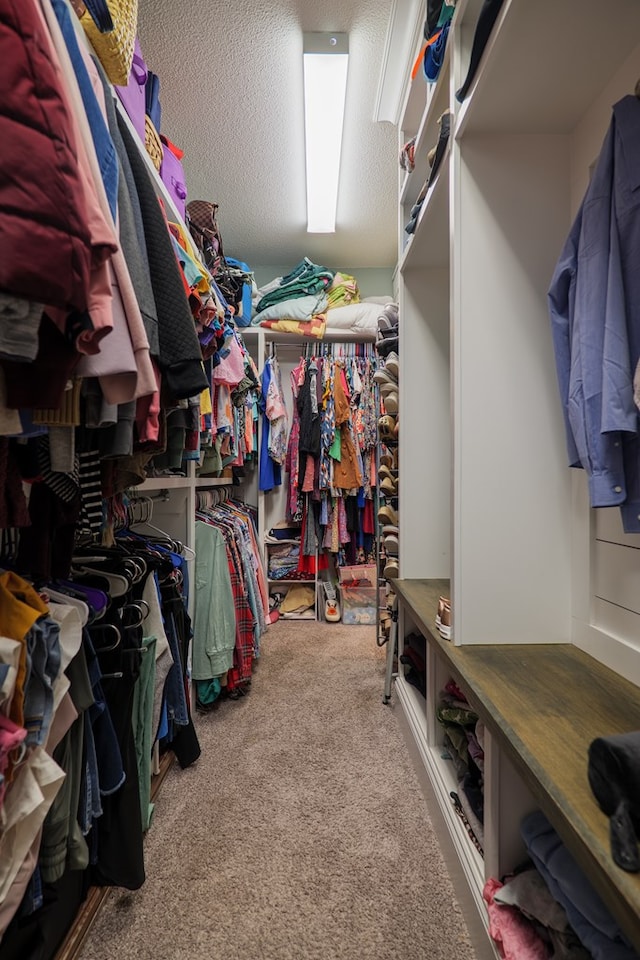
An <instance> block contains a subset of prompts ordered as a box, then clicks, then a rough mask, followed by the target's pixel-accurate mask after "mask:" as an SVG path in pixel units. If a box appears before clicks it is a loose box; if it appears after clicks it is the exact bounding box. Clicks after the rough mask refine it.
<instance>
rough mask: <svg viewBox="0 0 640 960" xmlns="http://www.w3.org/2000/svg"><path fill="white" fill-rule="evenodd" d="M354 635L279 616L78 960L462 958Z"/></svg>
mask: <svg viewBox="0 0 640 960" xmlns="http://www.w3.org/2000/svg"><path fill="white" fill-rule="evenodd" d="M384 657H385V650H384V648H383V649H380V648H378V647H377V646H376V642H375V632H374V630H373V628H371V627H358V626H344V625H342V624H335V625H333V624H325V623H318V624H316V623H309V624H301V623H299V622H298V623H294V622H289V623H286V622H283V621H280V622H279V623H276V624H275V625H274V626H272V627H271V628H270V630H269V632H268V633H267V634H266V636H265V637H264V638H263V651H262V656H261V658H260V660H259V662H258V664H257V666H256V670H255V674H254V678H253V681H252V687H251V692H250V693H249V695H248V696H246V697H244V698H243V699H241V700H239V701H235V702H234V701H225V702H224V703H222V704H221V706H220V709H218V710H217V711H215V712H214V713H212V714H209V715H207V716H205V717H198V719H197V729H198V736H199V738H200V743H201V747H202V756H201V758H200V759H199V760H198V762H197V763H196V764H194V766H192V767H191V768H189V769H187V770H180V769H179V768H178V766H177V764H174V766H173V768H172V769H171V771H170V772H169V774H168V775H167V778H166V779H165V781H164V783H163V785H162V789H161V790H160V793H159V796H158V799H157V803H156V809H155V818H154V822H153V824H152V827H151V830H150V832H149V835H148V837H147V840H146V843H145V862H146V870H147V880H146V883H145V884H144V886H143V887H142V888H141V889H140V890H139V891H136V892H135V893H130V892H128V891H121V890H113V891H111V893H110V894H109V897H108V898H107V901H106V903H105V905H104V907H103V909H102V911H101V912H100V914H99V915H98V917H97V919H96V921H95V923H94V925H93V927H92V928H91V931H90V933H89V937H88V939H87V941H86V942H85V944H84V946H83V948H82V950H81V953H80V960H112V958H113V960H116V958H117V960H475V958H476V954H475V952H474V950H473V947H472V945H471V941H470V938H469V933H468V930H467V927H466V925H465V921H464V917H463V915H462V912H461V909H460V907H459V905H458V902H457V900H456V897H455V894H454V890H453V887H452V883H451V880H450V878H449V875H448V873H447V869H446V866H445V863H444V860H443V857H442V853H441V850H440V846H439V843H438V839H437V837H436V835H435V832H434V829H433V826H432V824H431V821H430V818H429V813H428V809H427V806H426V803H425V800H424V796H423V794H422V791H421V788H420V784H419V782H418V779H417V777H416V774H415V771H414V768H413V766H412V762H411V759H410V757H409V754H408V751H407V747H406V744H405V741H404V739H403V734H402V731H401V728H400V725H399V721H398V718H397V717H396V716H395V714H394V712H393V711H392V710H391V709H390V708H388V707H385V706H383V704H382V692H383V683H384Z"/></svg>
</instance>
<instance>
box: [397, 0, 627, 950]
mask: <svg viewBox="0 0 640 960" xmlns="http://www.w3.org/2000/svg"><path fill="white" fill-rule="evenodd" d="M481 7H482V0H458V3H457V7H456V11H455V15H454V20H453V23H452V27H451V32H450V36H449V41H448V49H447V52H446V56H445V59H444V64H443V67H442V70H441V73H440V76H439V78H438V81H437V83H436V84H434V85H429V86H428V85H427V84H426V82H425V81H424V78H423V77H422V75H421V73H418V75H417V77H416V78H415V80H414V81H413V82H408V83H407V89H406V95H405V99H404V105H403V109H402V115H401V121H400V125H399V126H400V129H399V146H400V147H401V146H402V145H403V144H404V143H405V142H407V141H408V140H409V139H410V138H411V137H414V136H415V137H416V147H415V164H416V167H415V170H414V171H413V172H412V173H410V174H406V173H405V172H404V171H402V170H400V171H399V198H400V200H399V215H398V236H399V250H398V257H399V259H398V269H397V274H396V283H397V288H398V298H399V304H400V322H401V338H400V364H401V368H402V370H401V376H400V460H399V468H400V487H399V493H400V505H401V509H400V528H401V529H400V538H399V540H400V556H399V563H400V582H399V585H398V588H399V593H400V599H401V603H400V608H401V610H400V629H399V643H400V652H401V650H402V642H403V637H404V636H405V635H406V634H408V633H409V631H410V630H416V629H417V630H418V631H420V632H421V633H422V634H423V635H424V637H425V640H426V646H427V696H426V698H423V697H421V695H420V694H419V693H418V692H417V690H416V688H415V687H413V686H411V685H409V684H408V683H407V682H406V681H405V679H404V676H403V671H402V668H401V670H400V675H399V676H398V678H397V679H396V686H395V690H396V694H397V699H398V701H399V702H400V703H401V705H402V707H403V709H404V712H405V714H406V716H407V718H408V720H409V724H410V728H411V730H412V733H413V736H414V737H415V740H416V743H417V745H418V748H419V751H420V754H421V756H422V759H423V761H424V764H425V767H426V769H427V772H428V774H429V777H430V779H431V782H432V784H433V786H434V788H435V792H436V796H437V797H438V800H439V802H440V805H441V807H442V811H443V813H444V815H445V818H446V820H447V823H448V825H449V827H450V831H451V835H452V837H453V840H454V845H455V847H456V850H457V852H458V855H459V857H460V860H461V862H462V864H463V867H464V871H465V873H466V876H467V879H468V881H469V884H470V886H471V889H472V892H473V894H474V896H475V898H476V901H477V904H478V908H479V910H480V911H481V913H484V905H483V902H482V899H481V889H482V885H483V882H484V879H485V878H486V877H488V876H490V875H491V876H499V875H500V874H503V873H505V872H506V871H508V870H509V869H513V868H514V867H515V866H516V865H517V864H518V862H519V858H522V856H523V853H524V847H523V845H522V843H521V841H520V839H519V823H520V820H521V818H522V816H523V815H524V814H525V813H527V812H528V811H529V810H532V809H534V808H535V807H537V806H542V807H543V809H544V810H545V812H546V813H547V815H548V816H549V817H550V819H552V821H553V822H554V825H555V826H556V829H557V830H558V832H560V833H561V835H562V837H563V839H564V840H565V842H567V843H568V844H569V845H570V847H571V849H572V852H573V853H574V855H575V856H576V858H577V859H578V861H579V862H580V864H581V865H582V866H583V868H584V870H585V872H587V873H588V875H589V876H590V877H591V879H592V880H593V882H594V885H595V886H596V888H597V889H598V891H599V892H600V893H601V895H602V896H603V898H604V899H605V900H606V902H607V904H608V905H609V907H610V908H611V909H612V910H613V911H614V912H616V915H617V916H618V918H619V919H620V922H621V923H623V924H624V925H625V929H627V930H628V931H629V932H630V936H631V937H632V938H633V939H634V942H635V943H636V947H638V948H639V949H640V918H639V916H638V914H639V913H640V880H638V877H637V876H636V875H624V874H623V873H622V871H620V870H618V869H617V868H616V867H615V866H613V864H609V863H608V862H607V857H608V843H607V829H608V827H607V821H606V818H604V816H603V815H600V814H599V811H597V807H596V805H595V800H594V799H593V797H592V796H591V794H590V791H589V786H588V782H587V781H586V750H585V755H584V756H578V757H576V758H575V765H576V769H575V770H573V771H572V776H573V777H574V780H573V787H572V790H573V794H574V796H573V799H571V798H570V797H569V795H568V794H569V780H568V779H567V780H566V782H565V780H564V779H563V777H564V773H563V772H562V771H559V772H557V773H554V772H553V771H552V770H551V769H550V768H549V767H547V766H545V762H546V761H545V760H544V757H545V750H544V745H543V744H542V743H540V745H539V752H538V747H537V746H536V743H537V741H536V740H535V738H533V739H532V740H531V744H530V749H529V746H528V747H527V749H526V750H525V747H524V746H523V742H524V740H523V737H524V735H523V736H520V734H518V732H517V723H516V721H515V720H514V721H513V723H512V720H513V718H512V717H511V716H510V714H509V713H508V712H501V711H502V710H503V706H504V704H503V702H502V701H501V699H500V696H501V694H500V693H499V689H501V688H500V683H501V682H502V681H503V680H505V677H506V678H507V680H508V675H509V673H508V671H509V669H511V668H510V667H509V660H508V658H509V657H510V656H514V657H515V658H516V659H514V661H513V663H514V664H515V663H521V662H524V658H525V657H527V656H529V651H532V653H531V671H532V676H533V674H537V675H538V679H537V680H536V681H535V682H533V681H532V684H531V689H532V690H535V689H536V683H537V682H538V680H539V676H540V675H541V676H544V670H545V660H544V657H545V656H546V650H549V649H550V648H547V647H545V646H543V645H558V646H557V650H556V653H558V654H560V652H561V651H564V650H565V647H566V651H567V659H566V663H568V664H571V663H573V662H574V661H575V671H576V672H575V676H576V683H579V684H583V685H584V686H585V688H584V689H582V690H581V691H580V692H581V694H582V698H581V702H582V707H580V706H576V702H575V701H576V700H577V701H578V702H580V698H579V697H576V698H574V700H571V698H569V700H571V702H568V703H567V704H566V707H565V706H564V705H563V703H559V704H557V708H556V710H555V713H554V714H553V716H551V714H550V715H549V717H548V728H547V729H548V732H549V735H550V737H551V738H553V736H555V735H556V733H557V725H558V723H564V724H566V725H567V728H569V727H571V729H572V730H578V732H580V730H582V732H583V733H582V735H583V736H584V737H586V738H587V739H588V737H590V736H592V735H597V733H598V732H599V733H601V734H603V735H605V734H608V733H611V732H615V729H616V726H615V724H616V723H618V722H620V723H623V720H621V719H620V720H614V721H612V724H613V727H612V729H601V730H598V728H597V726H594V725H593V721H592V718H591V719H589V718H590V703H591V698H592V697H597V695H598V693H597V691H596V690H595V687H596V685H597V683H599V682H600V681H602V683H605V682H606V683H610V684H611V686H610V687H608V689H609V690H613V691H614V693H615V692H618V693H619V694H620V695H624V697H625V699H626V708H627V712H626V718H627V723H628V724H629V725H630V726H628V727H626V729H640V690H639V687H640V536H625V535H624V534H623V533H622V528H621V524H620V520H619V516H618V513H617V511H616V510H600V511H594V510H591V509H590V508H589V505H588V498H587V489H586V478H585V476H584V475H583V473H582V472H581V471H572V470H570V469H569V468H568V465H567V455H566V448H565V436H564V423H563V417H562V411H561V406H560V400H559V394H558V388H557V381H556V370H555V359H554V353H553V346H552V339H551V327H550V321H549V313H548V307H547V297H546V294H547V290H548V287H549V283H550V280H551V276H552V273H553V270H554V267H555V264H556V261H557V258H558V255H559V253H560V251H561V248H562V246H563V243H564V240H565V238H566V236H567V234H568V232H569V229H570V227H571V223H572V220H573V217H574V216H575V214H576V212H577V210H578V207H579V204H580V202H581V200H582V197H583V195H584V192H585V189H586V186H587V183H588V178H589V172H590V167H592V165H593V163H594V161H595V160H596V158H597V156H598V154H599V151H600V146H601V144H602V140H603V138H604V135H605V132H606V130H607V128H608V126H609V123H610V119H611V107H612V106H613V104H614V103H615V102H616V101H617V100H618V99H620V98H621V97H622V96H624V95H626V94H629V93H633V92H634V88H635V85H636V82H637V80H638V79H639V78H640V3H638V2H637V0H611V2H610V3H607V4H602V3H601V2H596V0H537V2H531V0H505V3H504V5H503V7H502V10H501V12H500V14H499V16H498V20H497V22H496V24H495V27H494V30H493V33H492V35H491V38H490V40H489V43H488V45H487V47H486V49H485V53H484V56H483V59H482V62H481V65H480V68H479V70H478V72H477V74H476V77H475V81H474V83H473V85H472V87H471V91H470V94H469V96H468V97H467V99H466V100H465V101H464V102H463V103H462V104H460V103H458V102H457V101H456V99H455V91H456V90H457V89H458V88H459V87H460V86H461V84H462V81H463V79H464V77H465V75H466V72H467V66H468V62H469V53H470V49H471V43H472V40H473V36H474V32H475V27H476V22H477V18H478V14H479V12H480V9H481ZM420 26H421V24H420ZM418 32H419V31H416V33H418ZM416 54H417V49H416V50H415V51H413V52H412V58H411V63H413V60H414V58H415V55H416ZM411 63H410V64H409V65H408V67H407V74H408V73H409V70H410V68H411ZM446 109H450V110H451V111H452V113H453V119H452V125H451V136H450V139H449V145H448V150H447V154H446V156H445V158H444V160H443V163H442V165H441V167H440V171H439V174H438V176H437V179H436V180H435V183H434V184H433V185H432V187H431V188H430V190H429V193H428V195H427V197H426V199H425V202H424V203H423V205H422V209H421V212H420V216H419V220H418V224H417V228H416V230H415V233H414V235H413V236H412V237H410V236H409V235H408V234H406V233H405V230H404V227H405V224H406V223H407V222H408V220H409V211H410V210H411V208H412V206H413V205H414V203H415V202H416V199H417V197H418V194H419V192H420V190H421V188H422V186H423V183H424V182H425V180H426V179H427V176H428V162H427V153H428V151H429V149H430V148H431V147H432V146H435V144H436V141H437V138H438V118H439V117H440V116H441V115H442V113H443V112H444V111H445V110H446ZM440 590H444V591H446V592H447V593H449V595H450V597H451V601H452V610H453V631H454V640H453V641H452V642H451V643H450V644H447V643H446V642H444V641H441V640H440V638H439V636H438V633H437V631H436V628H435V626H434V625H433V617H434V616H435V604H436V603H437V595H438V593H439V591H440ZM515 645H522V646H521V648H520V649H521V657H520V659H519V660H518V659H517V655H518V651H517V650H516V651H515V653H513V652H512V651H513V647H514V646H515ZM534 645H535V650H534V649H533V648H534ZM500 648H502V654H501V652H500ZM584 654H588V655H589V657H585V656H584ZM562 655H563V656H564V653H563V654H562ZM494 656H496V658H497V659H496V660H495V664H494V666H493V667H492V669H495V676H496V691H497V692H496V693H495V697H493V695H492V684H491V679H490V678H491V675H492V674H491V672H490V671H489V672H487V669H485V668H486V667H487V664H489V663H493V660H492V657H494ZM549 656H550V659H549V661H548V665H549V669H551V668H552V663H553V660H552V658H551V654H549ZM572 658H573V659H572ZM591 658H593V659H591ZM563 662H564V661H563ZM592 667H593V670H592ZM513 669H514V670H515V667H513ZM600 671H602V672H600ZM450 676H454V677H456V678H457V680H458V681H459V682H460V683H461V685H462V686H463V687H464V686H465V682H466V683H467V690H468V693H469V697H470V699H471V701H472V702H473V703H474V704H475V705H476V706H477V707H478V709H479V712H480V713H481V716H482V717H483V718H484V719H485V720H486V723H487V740H486V757H485V765H486V770H485V851H484V854H485V855H484V859H482V858H481V857H480V856H479V855H478V854H477V852H476V851H475V848H473V847H472V845H471V844H470V843H469V842H468V838H467V836H466V834H465V832H464V829H463V828H462V827H461V824H460V821H459V820H458V818H457V817H456V816H455V814H453V813H452V811H451V801H450V799H449V795H448V794H449V790H450V789H452V780H451V776H450V774H449V773H448V772H447V769H446V764H444V763H443V762H442V761H441V757H440V754H441V750H440V744H441V731H440V728H439V725H438V724H437V722H436V720H435V706H436V703H435V701H436V700H437V698H438V695H439V691H440V690H441V689H442V687H443V685H444V683H445V682H446V680H447V679H448V678H449V677H450ZM590 678H592V679H593V686H592V687H591V689H589V686H590ZM603 678H604V679H603ZM618 678H619V680H620V687H619V688H618V687H616V680H617V679H618ZM629 681H630V682H629ZM594 691H595V692H594ZM505 696H506V694H505ZM525 699H526V698H525ZM505 703H506V701H505ZM501 704H502V706H501ZM547 707H548V705H546V704H545V706H544V709H547ZM525 708H526V709H528V710H530V713H531V715H530V720H531V724H530V727H531V729H533V728H534V727H535V726H536V724H537V726H538V728H539V736H538V740H540V741H542V739H543V735H542V733H541V732H540V730H542V729H543V728H544V724H543V723H542V722H541V716H542V714H541V713H540V712H539V713H538V714H537V713H536V705H535V703H523V709H525ZM549 709H550V708H549ZM504 710H505V711H506V710H507V707H504ZM541 710H542V706H541V707H540V711H541ZM563 711H564V712H563ZM595 713H596V714H597V711H595ZM590 724H592V726H590ZM634 724H635V725H634ZM554 729H555V732H554ZM623 729H624V727H623ZM532 737H533V734H532ZM527 742H528V741H527ZM549 742H552V741H549ZM585 742H586V740H585ZM548 748H549V743H547V749H548ZM556 776H557V777H558V778H559V779H558V781H557V782H556V780H555V779H554V777H556ZM567 778H568V774H567ZM576 784H577V786H576ZM556 787H557V789H556ZM598 817H601V821H602V822H601V823H600V821H599V819H598ZM587 822H588V823H589V830H591V828H593V830H594V831H595V834H596V836H595V839H594V836H593V835H592V834H591V833H588V832H587V827H586V824H587ZM609 860H610V857H609ZM621 901H624V908H622V909H621V908H620V906H619V904H620V902H621Z"/></svg>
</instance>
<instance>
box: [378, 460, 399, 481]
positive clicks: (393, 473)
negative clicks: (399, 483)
mask: <svg viewBox="0 0 640 960" xmlns="http://www.w3.org/2000/svg"><path fill="white" fill-rule="evenodd" d="M378 476H379V477H380V479H381V480H384V478H385V477H391V479H392V480H394V481H395V480H397V477H398V471H397V470H395V469H394V468H393V467H388V466H387V465H386V464H384V463H383V464H382V466H381V467H380V469H379V471H378Z"/></svg>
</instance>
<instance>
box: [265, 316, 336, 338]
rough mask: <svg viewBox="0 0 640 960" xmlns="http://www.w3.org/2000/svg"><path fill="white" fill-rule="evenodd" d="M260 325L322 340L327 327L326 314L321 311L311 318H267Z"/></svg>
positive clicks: (281, 331)
mask: <svg viewBox="0 0 640 960" xmlns="http://www.w3.org/2000/svg"><path fill="white" fill-rule="evenodd" d="M260 326H261V327H265V328H266V329H267V330H277V331H279V332H280V333H294V334H296V335H297V336H302V337H310V338H312V339H314V340H322V338H323V337H324V332H325V329H326V316H325V314H322V313H321V314H319V315H318V316H317V317H312V318H311V320H265V321H264V323H261V324H260Z"/></svg>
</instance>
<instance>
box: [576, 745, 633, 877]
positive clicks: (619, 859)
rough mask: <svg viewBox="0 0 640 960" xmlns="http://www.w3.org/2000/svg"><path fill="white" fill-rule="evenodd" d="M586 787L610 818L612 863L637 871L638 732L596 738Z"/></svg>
mask: <svg viewBox="0 0 640 960" xmlns="http://www.w3.org/2000/svg"><path fill="white" fill-rule="evenodd" d="M588 776H589V784H590V786H591V789H592V791H593V795H594V796H595V798H596V800H597V801H598V804H599V805H600V809H601V810H602V811H603V813H606V815H607V816H608V817H609V818H610V821H609V836H610V841H611V856H612V857H613V860H614V863H616V864H617V865H618V866H619V867H622V869H623V870H627V871H628V872H629V873H638V871H640V855H639V854H638V842H637V838H638V836H640V731H634V732H632V733H620V734H615V735H612V736H610V737H597V738H596V739H595V740H593V741H592V743H591V745H590V746H589V767H588Z"/></svg>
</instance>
